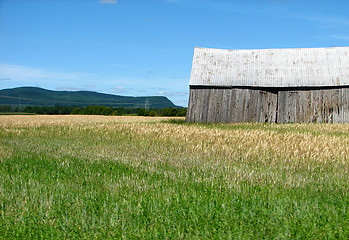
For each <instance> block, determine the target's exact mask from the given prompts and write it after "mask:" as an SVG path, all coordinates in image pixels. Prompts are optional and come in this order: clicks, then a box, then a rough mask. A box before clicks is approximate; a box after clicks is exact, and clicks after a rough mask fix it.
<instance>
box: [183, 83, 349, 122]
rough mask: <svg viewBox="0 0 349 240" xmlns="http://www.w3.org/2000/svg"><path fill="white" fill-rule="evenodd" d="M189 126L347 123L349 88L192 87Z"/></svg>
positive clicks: (348, 118) (348, 120)
mask: <svg viewBox="0 0 349 240" xmlns="http://www.w3.org/2000/svg"><path fill="white" fill-rule="evenodd" d="M187 122H199V123H218V122H224V123H229V122H269V123H275V122H277V123H292V122H293V123H296V122H317V123H347V122H349V88H348V87H341V88H331V89H326V88H324V89H301V90H299V89H278V90H275V89H271V90H268V89H263V90H261V89H253V88H195V87H194V88H193V87H191V89H190V97H189V106H188V113H187Z"/></svg>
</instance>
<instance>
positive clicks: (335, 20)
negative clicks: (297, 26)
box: [291, 15, 349, 25]
mask: <svg viewBox="0 0 349 240" xmlns="http://www.w3.org/2000/svg"><path fill="white" fill-rule="evenodd" d="M291 17H295V18H299V19H305V20H309V21H314V22H321V23H328V24H336V25H349V19H348V18H344V17H334V16H306V15H291Z"/></svg>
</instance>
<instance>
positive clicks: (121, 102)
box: [0, 87, 178, 108]
mask: <svg viewBox="0 0 349 240" xmlns="http://www.w3.org/2000/svg"><path fill="white" fill-rule="evenodd" d="M0 105H17V106H18V105H22V106H26V105H31V106H79V107H82V106H88V105H105V106H110V107H125V108H144V107H146V105H148V106H149V107H150V108H169V107H174V108H177V107H178V106H176V105H174V104H173V103H172V102H171V101H170V100H169V99H168V98H167V97H126V96H119V95H112V94H105V93H97V92H91V91H52V90H47V89H43V88H37V87H18V88H12V89H3V90H0Z"/></svg>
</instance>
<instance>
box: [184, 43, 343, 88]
mask: <svg viewBox="0 0 349 240" xmlns="http://www.w3.org/2000/svg"><path fill="white" fill-rule="evenodd" d="M189 84H190V86H252V87H308V86H310V87H320V86H341V85H349V47H336V48H295V49H257V50H225V49H210V48H195V50H194V58H193V65H192V72H191V77H190V83H189Z"/></svg>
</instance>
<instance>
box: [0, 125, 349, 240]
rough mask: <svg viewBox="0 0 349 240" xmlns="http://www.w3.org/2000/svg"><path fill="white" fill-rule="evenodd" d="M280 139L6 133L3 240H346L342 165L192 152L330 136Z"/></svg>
mask: <svg viewBox="0 0 349 240" xmlns="http://www.w3.org/2000/svg"><path fill="white" fill-rule="evenodd" d="M154 125H155V126H154ZM281 127H282V128H283V129H284V130H283V131H282V132H281V133H280V132H278V129H279V128H280V126H279V125H263V124H252V125H251V124H238V125H230V127H229V126H228V125H212V126H209V128H207V126H202V125H186V124H183V122H182V121H177V122H174V121H171V122H170V123H156V124H154V123H118V122H114V123H113V122H112V123H84V124H71V125H69V124H66V125H49V126H45V125H42V126H24V125H23V126H10V127H8V126H6V127H0V156H2V157H1V160H0V161H1V162H0V238H2V239H49V238H51V239H65V238H69V239H93V238H97V239H122V238H124V239H138V238H141V239H347V238H348V237H349V227H348V226H349V212H348V206H349V191H348V189H349V183H348V159H343V158H342V157H341V156H342V155H338V156H337V155H331V156H329V158H324V159H322V160H321V161H318V160H317V159H315V158H314V159H313V158H311V157H310V158H309V159H304V157H302V156H297V155H296V156H292V157H288V155H283V154H284V153H274V152H272V151H269V150H268V151H266V152H257V153H256V154H250V153H249V149H248V147H246V148H238V147H237V145H235V144H234V143H232V144H230V145H229V147H230V148H229V150H228V151H225V150H224V151H223V145H224V143H225V141H222V143H217V144H218V145H217V146H220V145H221V146H222V149H219V148H218V147H215V148H209V147H205V146H207V145H202V147H201V148H198V147H197V146H199V145H195V144H199V143H207V144H209V143H210V142H209V139H208V137H205V136H206V135H201V134H204V132H205V131H209V132H208V134H214V133H216V132H217V131H218V133H219V134H227V137H226V138H224V139H229V135H234V134H237V133H238V132H236V131H255V130H256V129H258V131H261V132H263V133H269V132H270V131H274V132H275V134H286V133H292V132H295V133H294V134H301V136H306V137H309V136H310V137H314V141H315V140H316V139H315V137H318V136H326V137H327V135H326V134H327V132H328V130H326V129H324V130H323V132H321V131H320V130H318V129H317V130H313V131H317V133H318V134H317V135H316V136H313V135H307V133H306V132H302V131H301V132H300V131H299V127H298V128H297V127H295V126H294V125H283V126H281ZM345 127H346V126H345ZM221 128H224V129H221ZM315 128H316V127H315ZM341 129H342V128H341V127H338V129H336V130H335V131H337V132H341ZM308 130H309V131H310V130H311V129H308ZM161 131H163V132H168V135H167V136H164V135H163V134H161ZM176 131H177V132H178V133H176ZM190 131H193V134H192V135H186V136H184V135H185V134H188V132H190ZM211 131H213V132H214V133H213V132H212V133H211ZM222 131H223V132H222ZM194 133H196V134H194ZM190 134H191V133H190ZM292 134H293V133H292ZM302 134H303V135H302ZM188 136H191V137H190V138H187V137H188ZM224 136H225V135H224ZM292 136H294V135H292ZM297 136H298V135H297ZM328 137H329V138H331V137H332V138H333V139H334V140H335V138H341V139H343V141H344V142H345V143H346V141H348V140H349V134H341V135H340V136H337V135H336V136H332V135H331V136H328ZM252 138H254V136H251V139H252ZM246 139H247V140H249V136H247V137H246ZM213 140H217V141H219V139H218V138H217V137H216V136H214V137H213ZM331 140H332V139H329V141H331ZM334 140H333V141H334ZM251 141H252V140H251ZM200 146H201V145H200ZM246 146H247V145H246ZM205 150H206V151H205ZM285 154H286V153H285ZM327 159H332V160H331V161H327ZM325 160H326V161H325Z"/></svg>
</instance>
